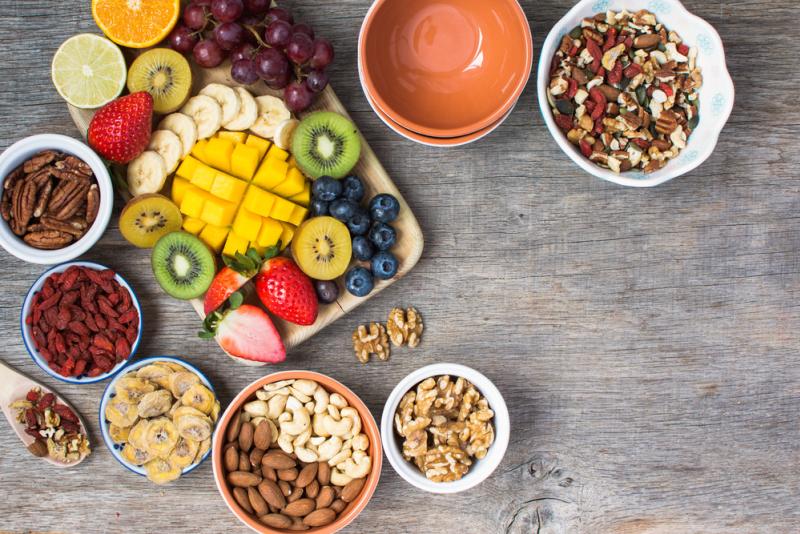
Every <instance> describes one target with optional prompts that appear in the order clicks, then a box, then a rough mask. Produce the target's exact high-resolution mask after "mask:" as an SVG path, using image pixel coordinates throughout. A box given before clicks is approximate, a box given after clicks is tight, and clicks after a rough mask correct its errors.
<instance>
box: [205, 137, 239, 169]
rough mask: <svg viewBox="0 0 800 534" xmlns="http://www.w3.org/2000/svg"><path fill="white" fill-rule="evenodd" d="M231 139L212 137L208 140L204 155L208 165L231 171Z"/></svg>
mask: <svg viewBox="0 0 800 534" xmlns="http://www.w3.org/2000/svg"><path fill="white" fill-rule="evenodd" d="M232 154H233V141H231V140H230V139H222V138H219V137H214V138H211V139H209V140H208V145H206V149H205V155H206V160H207V162H208V164H209V165H211V166H212V167H214V168H216V169H220V170H222V171H225V172H231V155H232Z"/></svg>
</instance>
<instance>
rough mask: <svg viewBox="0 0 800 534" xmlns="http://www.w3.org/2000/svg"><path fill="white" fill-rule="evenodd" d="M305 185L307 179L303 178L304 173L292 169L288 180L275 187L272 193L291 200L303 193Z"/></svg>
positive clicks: (295, 168)
mask: <svg viewBox="0 0 800 534" xmlns="http://www.w3.org/2000/svg"><path fill="white" fill-rule="evenodd" d="M305 184H306V177H305V176H303V173H302V172H300V171H299V170H297V167H291V168H289V172H287V173H286V179H285V180H284V181H283V182H281V183H280V184H278V185H277V186H276V187H273V188H272V189H271V191H272V192H273V193H275V194H276V195H280V196H282V197H284V198H289V197H293V196H294V195H298V194H300V193H302V192H303V187H305Z"/></svg>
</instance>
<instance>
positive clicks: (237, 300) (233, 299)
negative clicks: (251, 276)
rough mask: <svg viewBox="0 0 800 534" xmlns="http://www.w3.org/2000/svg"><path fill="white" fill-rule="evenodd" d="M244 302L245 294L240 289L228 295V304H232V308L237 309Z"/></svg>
mask: <svg viewBox="0 0 800 534" xmlns="http://www.w3.org/2000/svg"><path fill="white" fill-rule="evenodd" d="M243 302H244V295H242V293H241V292H240V291H236V292H235V293H233V294H232V295H231V296H230V297H228V305H229V306H230V309H231V310H235V309H236V308H238V307H239V306H241V305H242V303H243Z"/></svg>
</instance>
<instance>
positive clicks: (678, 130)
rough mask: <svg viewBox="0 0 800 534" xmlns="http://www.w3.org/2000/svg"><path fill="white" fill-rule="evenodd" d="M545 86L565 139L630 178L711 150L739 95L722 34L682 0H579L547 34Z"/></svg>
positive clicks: (580, 160)
mask: <svg viewBox="0 0 800 534" xmlns="http://www.w3.org/2000/svg"><path fill="white" fill-rule="evenodd" d="M598 11H600V12H598ZM538 91H539V106H540V108H541V112H542V115H543V117H544V120H545V123H546V124H547V127H548V128H549V130H550V133H551V134H552V135H553V137H554V138H555V140H556V142H557V143H558V145H559V146H560V147H561V149H562V150H563V151H564V152H565V153H566V154H567V155H568V156H569V157H570V158H571V159H572V160H573V161H574V162H575V163H577V164H578V165H579V166H580V167H581V168H582V169H584V170H585V171H587V172H589V173H590V174H593V175H594V176H597V177H598V178H602V179H604V180H608V181H610V182H614V183H617V184H620V185H625V186H631V187H652V186H656V185H659V184H662V183H664V182H666V181H668V180H671V179H673V178H676V177H678V176H681V175H683V174H686V173H688V172H690V171H691V170H693V169H695V168H696V167H698V166H699V165H700V164H702V163H703V162H704V161H705V160H706V159H708V158H709V156H711V153H712V152H713V151H714V148H715V147H716V144H717V140H718V138H719V135H720V133H721V131H722V129H723V127H724V126H725V123H726V122H727V120H728V117H729V116H730V113H731V110H732V109H733V100H734V87H733V82H732V80H731V77H730V74H729V73H728V70H727V67H726V64H725V51H724V49H723V45H722V40H721V39H720V37H719V35H718V34H717V32H716V30H714V28H713V27H712V26H711V25H710V24H708V23H707V22H705V21H704V20H702V19H700V18H699V17H697V16H695V15H692V14H691V13H689V11H687V10H686V8H684V6H683V5H682V4H681V3H680V2H679V1H677V0H663V1H659V2H652V1H649V0H602V1H600V2H598V1H596V0H582V1H581V2H578V4H577V5H576V6H575V7H573V8H572V9H571V10H570V11H569V12H568V13H567V15H566V16H565V17H564V18H562V19H561V20H560V21H559V22H558V23H557V24H556V25H555V26H554V27H553V29H552V30H551V32H550V34H549V35H548V37H547V39H546V40H545V43H544V45H543V48H542V55H541V59H540V61H539V70H538Z"/></svg>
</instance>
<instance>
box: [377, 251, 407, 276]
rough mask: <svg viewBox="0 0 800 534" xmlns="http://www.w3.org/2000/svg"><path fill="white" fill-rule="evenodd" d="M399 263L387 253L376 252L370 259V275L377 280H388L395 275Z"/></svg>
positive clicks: (392, 255)
mask: <svg viewBox="0 0 800 534" xmlns="http://www.w3.org/2000/svg"><path fill="white" fill-rule="evenodd" d="M398 267H400V262H398V261H397V258H395V257H394V254H392V253H391V252H388V251H383V252H378V253H377V254H375V256H373V257H372V274H374V275H375V278H377V279H379V280H388V279H389V278H391V277H393V276H394V275H396V274H397V269H398Z"/></svg>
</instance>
